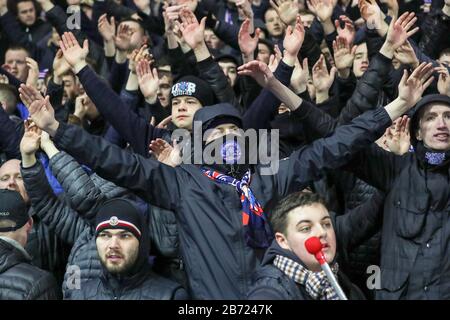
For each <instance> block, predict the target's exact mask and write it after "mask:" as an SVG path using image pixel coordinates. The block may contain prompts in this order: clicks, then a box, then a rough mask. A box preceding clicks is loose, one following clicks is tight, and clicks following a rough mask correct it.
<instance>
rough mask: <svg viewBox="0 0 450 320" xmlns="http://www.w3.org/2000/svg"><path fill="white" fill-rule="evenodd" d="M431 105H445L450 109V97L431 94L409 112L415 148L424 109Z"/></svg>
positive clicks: (410, 129)
mask: <svg viewBox="0 0 450 320" xmlns="http://www.w3.org/2000/svg"><path fill="white" fill-rule="evenodd" d="M431 103H443V104H446V105H448V106H449V107H450V97H449V96H446V95H443V94H429V95H426V96H425V97H423V98H422V99H420V100H419V102H417V104H416V106H415V107H414V108H413V109H411V111H410V112H409V117H410V118H411V122H410V125H409V133H410V136H411V144H412V145H413V146H414V147H416V146H417V142H418V141H417V139H416V132H417V129H418V128H419V121H420V117H421V116H422V114H423V111H422V110H424V108H425V107H426V106H428V105H429V104H431Z"/></svg>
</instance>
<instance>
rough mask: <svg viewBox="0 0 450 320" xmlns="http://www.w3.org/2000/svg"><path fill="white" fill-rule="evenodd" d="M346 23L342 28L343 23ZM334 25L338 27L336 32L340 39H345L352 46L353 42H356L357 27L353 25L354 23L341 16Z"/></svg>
mask: <svg viewBox="0 0 450 320" xmlns="http://www.w3.org/2000/svg"><path fill="white" fill-rule="evenodd" d="M340 21H343V22H344V27H343V28H341V22H340ZM334 25H335V27H336V32H337V34H338V36H339V37H341V38H344V39H345V40H346V41H347V43H348V44H349V45H350V46H351V45H352V44H353V41H354V40H355V34H356V32H355V26H354V25H353V21H352V20H351V19H350V18H349V17H347V16H344V15H342V16H339V20H335V21H334Z"/></svg>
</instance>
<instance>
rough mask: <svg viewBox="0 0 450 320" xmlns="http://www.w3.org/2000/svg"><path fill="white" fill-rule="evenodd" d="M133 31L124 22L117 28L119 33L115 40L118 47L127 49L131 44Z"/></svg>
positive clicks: (123, 49) (122, 49)
mask: <svg viewBox="0 0 450 320" xmlns="http://www.w3.org/2000/svg"><path fill="white" fill-rule="evenodd" d="M132 35H133V32H132V31H131V30H130V27H128V26H127V25H126V24H124V23H122V24H121V25H119V29H118V30H117V35H116V37H115V38H114V42H115V44H116V47H117V49H119V50H121V51H127V50H128V49H129V48H130V45H131V36H132Z"/></svg>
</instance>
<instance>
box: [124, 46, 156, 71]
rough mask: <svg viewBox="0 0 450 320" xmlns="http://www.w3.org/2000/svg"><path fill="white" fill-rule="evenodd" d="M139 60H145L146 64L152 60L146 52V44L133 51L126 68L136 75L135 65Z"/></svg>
mask: <svg viewBox="0 0 450 320" xmlns="http://www.w3.org/2000/svg"><path fill="white" fill-rule="evenodd" d="M141 60H146V61H147V62H150V61H152V60H153V56H152V55H151V54H150V53H149V52H148V47H147V45H146V44H143V45H142V47H140V48H139V49H134V50H133V52H132V53H131V56H130V59H129V63H128V68H129V69H130V71H131V72H132V73H136V65H137V64H138V63H139V61H141Z"/></svg>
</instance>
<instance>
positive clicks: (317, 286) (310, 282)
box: [273, 255, 339, 300]
mask: <svg viewBox="0 0 450 320" xmlns="http://www.w3.org/2000/svg"><path fill="white" fill-rule="evenodd" d="M273 264H274V266H275V267H277V268H278V269H280V270H281V271H282V272H283V273H284V274H285V275H287V276H288V277H289V278H291V279H292V280H294V281H295V282H296V283H298V284H299V285H302V286H304V287H305V289H306V292H307V293H308V294H309V295H310V296H311V297H312V298H313V299H314V300H339V296H338V295H337V293H336V291H335V290H334V288H333V286H332V285H331V284H330V282H329V281H328V278H327V276H326V274H325V272H324V271H320V272H313V271H310V270H308V269H306V268H305V267H303V266H302V265H301V264H299V263H297V262H295V261H294V260H291V259H289V258H286V257H284V256H280V255H277V256H276V258H275V260H274V261H273ZM331 270H332V271H333V273H334V274H335V275H337V272H338V270H339V266H338V264H337V263H335V264H334V265H333V266H332V267H331Z"/></svg>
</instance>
